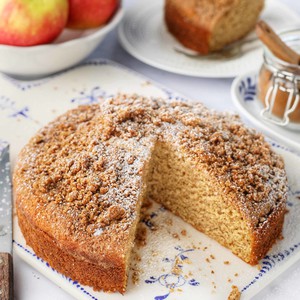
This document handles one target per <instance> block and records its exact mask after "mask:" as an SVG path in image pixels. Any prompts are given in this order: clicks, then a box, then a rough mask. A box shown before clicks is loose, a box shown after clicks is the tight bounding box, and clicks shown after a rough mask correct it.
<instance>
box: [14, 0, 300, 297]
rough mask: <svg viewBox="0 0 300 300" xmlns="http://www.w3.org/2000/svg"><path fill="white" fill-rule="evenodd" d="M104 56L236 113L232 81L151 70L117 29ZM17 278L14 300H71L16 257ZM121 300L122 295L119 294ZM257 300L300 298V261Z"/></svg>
mask: <svg viewBox="0 0 300 300" xmlns="http://www.w3.org/2000/svg"><path fill="white" fill-rule="evenodd" d="M280 1H281V2H283V3H285V4H287V5H289V6H290V7H291V8H292V9H293V10H294V11H296V12H297V13H298V14H299V15H300V1H298V0H280ZM134 2H135V1H134V0H124V1H123V5H124V7H125V9H126V8H127V7H129V6H130V5H133V4H134ZM90 57H92V58H95V57H105V58H108V59H111V60H114V61H116V62H118V63H120V64H123V65H125V66H127V67H129V68H131V69H134V70H135V71H137V72H139V73H142V74H144V75H145V76H148V77H149V78H151V79H152V80H154V81H157V82H159V83H162V84H164V85H166V86H168V87H170V88H172V89H174V90H176V91H178V92H180V93H182V94H184V95H186V96H187V97H189V98H192V99H195V100H200V101H201V102H203V103H205V104H206V105H207V106H208V107H211V108H214V109H217V110H236V109H235V107H234V105H233V103H232V100H231V97H230V86H231V83H232V79H206V78H196V77H187V76H181V75H176V74H172V73H168V72H165V71H162V70H159V69H155V68H153V67H150V66H148V65H146V64H144V63H142V62H140V61H138V60H136V59H135V58H133V57H132V56H130V55H129V54H127V53H126V52H125V50H123V49H122V47H121V46H120V44H119V42H118V38H117V32H116V30H114V31H113V32H111V33H110V34H109V35H108V36H107V37H106V39H105V41H104V42H103V43H102V44H101V45H100V46H99V47H98V48H97V49H96V51H95V52H94V53H93V54H92V55H91V56H90ZM14 276H15V299H18V300H38V299H43V300H53V299H55V300H71V299H73V297H71V296H69V295H68V294H67V293H66V292H64V291H63V290H62V289H61V288H59V287H58V286H56V285H55V284H53V283H52V282H51V281H49V280H48V279H47V278H45V277H44V276H42V275H41V274H40V273H38V272H37V271H36V270H34V269H33V268H31V267H30V266H28V265H27V264H26V263H25V262H23V261H22V260H21V259H20V258H19V257H18V256H17V255H15V256H14ZM120 299H122V296H121V295H120ZM254 299H255V300H258V299H260V300H261V299H265V300H267V299H268V300H271V299H272V300H277V299H289V300H294V299H300V261H299V262H298V263H297V264H295V265H294V266H293V267H291V268H290V269H288V270H287V271H286V272H285V273H284V274H282V275H281V276H280V277H279V278H277V279H276V280H275V281H273V282H272V283H271V284H270V285H269V286H268V287H267V288H265V289H264V290H263V291H262V292H261V293H260V294H258V295H257V296H256V297H254Z"/></svg>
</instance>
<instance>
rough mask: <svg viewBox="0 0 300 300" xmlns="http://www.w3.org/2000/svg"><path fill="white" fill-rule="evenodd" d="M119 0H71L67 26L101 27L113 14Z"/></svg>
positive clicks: (78, 27)
mask: <svg viewBox="0 0 300 300" xmlns="http://www.w3.org/2000/svg"><path fill="white" fill-rule="evenodd" d="M119 2H120V1H119V0H69V6H70V9H69V20H68V24H67V27H69V28H74V29H88V28H94V27H99V26H101V25H103V24H105V23H107V21H109V19H110V18H111V17H112V16H113V14H114V13H115V12H116V10H117V9H118V7H119V5H120V3H119Z"/></svg>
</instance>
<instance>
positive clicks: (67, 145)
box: [16, 95, 287, 263]
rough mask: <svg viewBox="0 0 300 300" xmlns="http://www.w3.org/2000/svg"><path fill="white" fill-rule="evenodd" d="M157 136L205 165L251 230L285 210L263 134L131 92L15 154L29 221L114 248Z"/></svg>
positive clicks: (80, 112)
mask: <svg viewBox="0 0 300 300" xmlns="http://www.w3.org/2000/svg"><path fill="white" fill-rule="evenodd" d="M157 140H160V141H165V142H168V143H174V144H175V145H177V146H178V147H180V149H182V151H186V152H187V153H188V154H189V156H190V157H191V160H193V161H195V162H196V163H197V164H198V165H199V166H203V167H205V169H206V170H207V172H209V173H210V174H211V175H212V176H213V177H214V178H215V179H216V181H217V182H218V184H219V185H220V187H221V188H222V191H223V193H224V195H225V196H224V197H226V195H229V196H230V197H229V198H230V201H232V202H233V203H234V204H235V205H236V206H237V207H238V208H239V209H240V211H241V213H242V214H243V216H244V217H245V218H246V219H247V220H249V226H252V227H259V226H263V225H264V224H265V223H266V221H267V219H268V216H269V215H270V214H272V213H276V212H279V211H281V210H282V209H284V208H285V199H286V195H287V187H286V186H287V182H286V174H285V171H284V165H283V160H282V158H281V157H280V156H279V155H277V154H275V153H274V152H273V151H272V150H271V148H270V146H269V145H268V144H267V143H266V142H265V140H264V138H263V137H262V135H260V134H258V133H256V132H255V131H253V130H250V129H247V128H246V127H245V126H244V125H243V124H242V123H241V122H240V120H239V119H238V117H236V116H232V115H229V114H220V113H215V112H210V111H209V110H207V109H206V108H205V107H204V106H203V105H202V104H187V103H181V102H168V103H167V102H165V101H163V100H160V99H147V98H144V97H140V96H136V95H133V96H126V95H119V96H117V97H116V98H113V99H109V100H106V101H104V102H103V103H100V104H99V105H98V104H97V105H91V106H80V107H78V108H76V109H74V110H71V111H68V112H67V113H65V114H64V115H62V116H60V117H59V118H57V119H56V120H55V121H53V122H52V123H50V124H49V125H47V126H46V127H44V128H43V129H41V130H40V131H39V132H38V133H37V134H36V136H35V137H33V138H32V139H31V141H30V142H29V143H28V145H27V146H26V147H25V148H24V149H23V150H22V152H21V154H20V160H19V162H18V167H17V170H16V174H17V176H18V177H19V178H22V180H19V182H18V187H17V189H19V190H24V191H26V193H27V194H28V193H30V194H33V195H34V196H35V198H34V199H35V200H34V201H32V203H24V205H25V206H26V208H27V209H31V210H33V211H35V212H36V222H44V221H43V220H48V221H49V225H47V226H50V227H51V226H52V224H55V226H56V227H54V225H53V228H52V229H53V230H55V231H56V232H55V234H58V235H62V236H64V237H66V236H71V237H72V238H73V239H74V240H76V241H84V240H85V238H86V236H89V237H91V238H94V239H97V240H99V241H107V240H112V239H113V240H114V241H116V243H119V244H121V243H122V242H125V241H126V238H127V237H128V235H129V229H130V226H131V224H133V222H135V220H136V218H137V217H138V214H137V211H136V204H137V201H138V198H139V196H140V194H141V190H142V186H143V184H144V183H143V173H144V166H145V164H146V163H147V161H148V160H149V159H150V157H151V151H152V149H153V147H154V146H155V142H156V141H157ZM26 193H25V194H26ZM232 195H234V196H232ZM24 201H25V200H24ZM57 224H61V225H62V226H61V227H60V228H59V229H58V228H57ZM181 234H182V235H183V236H184V235H186V231H185V230H183V231H182V232H181ZM99 243H100V242H99ZM107 245H108V243H106V246H105V247H108V246H107ZM103 247H104V246H103ZM120 249H121V247H120ZM120 251H121V250H120ZM224 263H225V262H224Z"/></svg>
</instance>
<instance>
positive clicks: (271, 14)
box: [119, 0, 299, 78]
mask: <svg viewBox="0 0 300 300" xmlns="http://www.w3.org/2000/svg"><path fill="white" fill-rule="evenodd" d="M163 3H164V1H162V0H152V1H148V0H141V1H139V3H138V4H137V5H134V6H132V8H131V9H130V10H128V11H127V12H126V14H125V17H124V19H123V22H122V23H121V25H120V27H119V38H120V41H121V44H122V45H123V47H124V48H125V49H126V50H127V51H128V52H129V53H130V54H131V55H133V56H134V57H136V58H137V59H139V60H141V61H143V62H144V63H146V64H149V65H151V66H154V67H156V68H159V69H163V70H166V71H169V72H174V73H178V74H183V75H190V76H199V77H216V78H217V77H235V76H237V75H241V74H243V73H245V72H248V71H252V70H255V69H258V67H259V66H260V64H261V62H262V49H260V48H254V49H253V50H251V51H247V52H246V53H244V54H243V55H242V56H241V57H236V58H233V59H227V60H216V59H207V58H199V57H197V58H190V57H187V56H185V55H183V54H180V53H178V52H176V51H175V50H174V47H177V48H178V46H179V47H180V45H179V43H178V42H177V41H176V40H175V38H173V36H171V35H170V34H169V33H168V32H167V29H166V26H165V23H164V20H163ZM262 18H263V19H264V20H266V21H267V22H268V23H269V24H270V25H272V26H273V27H274V28H275V29H276V30H278V29H280V30H281V29H283V28H285V27H290V26H292V25H293V24H296V23H298V24H299V16H298V15H297V14H295V13H294V12H293V11H291V10H290V9H289V8H287V7H286V6H285V5H283V4H281V3H279V2H277V1H276V0H267V1H266V7H265V9H264V11H263V14H262ZM253 37H255V35H254V33H252V34H250V35H249V36H248V37H247V39H248V38H253Z"/></svg>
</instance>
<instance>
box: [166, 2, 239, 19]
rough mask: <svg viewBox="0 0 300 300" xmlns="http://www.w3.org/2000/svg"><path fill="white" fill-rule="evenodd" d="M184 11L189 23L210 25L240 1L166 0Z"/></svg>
mask: <svg viewBox="0 0 300 300" xmlns="http://www.w3.org/2000/svg"><path fill="white" fill-rule="evenodd" d="M166 1H167V2H168V5H174V6H175V7H178V8H180V9H181V10H182V12H183V14H184V15H186V16H187V18H188V20H189V22H193V23H195V24H197V23H198V24H208V23H211V22H212V20H213V19H219V18H220V16H222V15H225V14H226V13H227V12H228V11H229V10H230V9H232V7H233V6H234V5H235V4H236V3H237V2H238V1H239V0H185V1H182V0H166Z"/></svg>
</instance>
